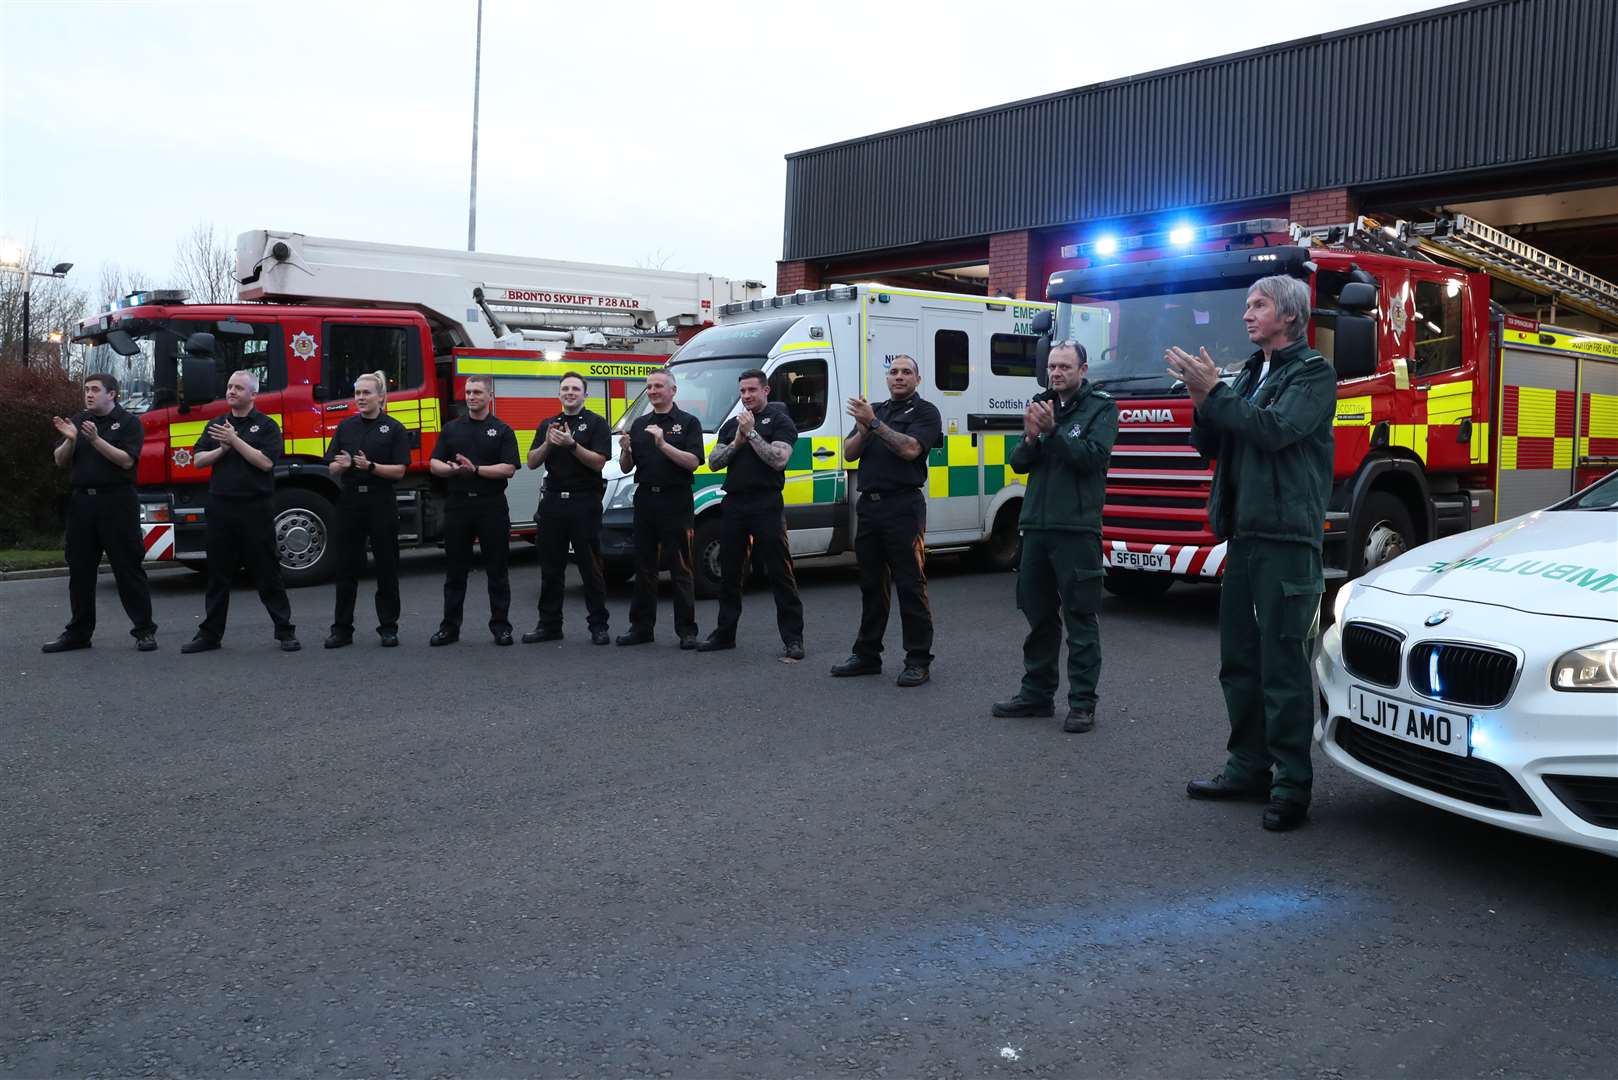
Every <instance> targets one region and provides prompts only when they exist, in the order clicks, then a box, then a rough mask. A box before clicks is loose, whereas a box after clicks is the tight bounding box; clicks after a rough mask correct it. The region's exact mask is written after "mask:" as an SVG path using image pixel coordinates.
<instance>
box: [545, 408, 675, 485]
mask: <svg viewBox="0 0 1618 1080" xmlns="http://www.w3.org/2000/svg"><path fill="white" fill-rule="evenodd" d="M557 424H561V425H563V426H564V427H566V428H567V431H568V433H569V434H571V435H572V436H573V438H574V439H576V440H577V441H578V444H579V445H580V446H582V447H584V448H585V449H586V450H594V451H595V452H596V453H598V454H600V455H602V456H603V457H610V456H611V455H612V431H611V430H610V429H609V428H608V427H607V420H606V418H605V417H602V416H597V415H596V414H595V413H593V412H591V411H590V410H589V409H580V410H579V412H578V415H576V416H569V415H567V414H566V413H558V414H557V415H555V416H553V417H551V418H550V419H549V420H547V421H545V422H544V423H543V424H540V425H539V428H538V430H536V431H535V432H534V445H535V446H543V445H545V437H546V436H547V435H549V434H550V430H551V428H552V427H554V426H555V425H557ZM659 456H662V455H659ZM545 490H546V491H548V492H549V491H573V492H581V493H591V494H596V495H599V494H601V493H602V492H603V491H605V490H607V483H606V481H605V480H603V479H602V478H601V470H600V469H592V468H590V467H589V466H588V465H586V464H585V463H584V462H582V461H580V460H579V459H578V455H576V454H574V453H573V450H572V448H571V447H566V446H553V447H551V448H550V450H549V451H548V452H547V453H546V454H545Z"/></svg>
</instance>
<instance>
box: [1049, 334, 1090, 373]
mask: <svg viewBox="0 0 1618 1080" xmlns="http://www.w3.org/2000/svg"><path fill="white" fill-rule="evenodd" d="M1057 349H1072V350H1073V352H1074V353H1075V354H1077V355H1078V358H1079V366H1080V367H1083V366H1084V365H1085V364H1088V363H1089V362H1090V354H1089V353H1088V352H1086V351H1085V349H1084V346H1083V345H1082V344H1081V343H1079V342H1077V341H1074V340H1073V339H1072V338H1068V339H1067V340H1066V341H1058V342H1057V343H1056V344H1054V345H1052V346H1051V352H1055V351H1056V350H1057ZM1045 355H1047V356H1049V355H1050V353H1046V354H1045Z"/></svg>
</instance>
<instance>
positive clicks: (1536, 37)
mask: <svg viewBox="0 0 1618 1080" xmlns="http://www.w3.org/2000/svg"><path fill="white" fill-rule="evenodd" d="M1615 103H1618V3H1614V2H1613V0H1474V2H1470V3H1461V4H1454V5H1451V6H1448V7H1443V8H1437V9H1434V10H1431V11H1426V12H1422V13H1419V14H1415V15H1411V16H1407V17H1403V18H1398V19H1391V20H1387V21H1383V22H1378V23H1372V24H1369V25H1365V26H1359V27H1354V28H1351V29H1348V30H1343V31H1340V32H1336V33H1331V34H1323V35H1319V36H1316V37H1310V38H1304V39H1300V40H1297V41H1291V42H1287V43H1285V44H1281V45H1275V46H1271V47H1266V48H1262V49H1255V50H1252V51H1249V52H1243V53H1237V54H1234V55H1230V56H1222V57H1218V58H1215V59H1211V60H1204V61H1200V62H1197V63H1193V64H1187V65H1184V66H1181V67H1176V68H1169V69H1167V70H1163V71H1154V72H1149V73H1147V74H1144V75H1136V76H1132V77H1130V78H1126V79H1119V80H1115V81H1112V82H1105V83H1097V84H1095V85H1092V86H1082V87H1079V88H1077V89H1074V90H1067V91H1063V92H1061V93H1057V94H1051V95H1048V96H1045V97H1039V98H1032V99H1029V100H1026V101H1017V102H1012V103H1010V104H1007V105H998V106H994V107H992V108H987V109H982V110H979V111H977V112H972V113H965V114H962V115H959V116H951V117H946V118H944V119H941V120H933V121H930V122H927V123H923V124H917V125H915V126H912V127H906V128H901V129H898V130H895V131H886V132H882V133H879V134H875V135H867V136H863V137H861V138H856V139H850V140H848V141H846V142H840V143H835V144H833V145H830V146H822V147H817V148H815V149H812V150H803V151H799V152H797V153H793V154H791V155H789V156H788V158H787V183H786V222H785V235H784V242H783V251H782V258H781V261H780V262H779V264H778V266H777V272H776V288H777V291H779V292H783V293H785V292H791V291H793V290H796V289H801V288H820V287H822V286H826V285H833V284H840V283H848V282H855V281H871V280H880V281H883V282H887V283H890V284H894V285H911V286H921V287H927V288H933V289H944V290H948V291H953V292H970V293H987V294H990V295H1000V296H1009V297H1016V298H1018V299H1043V298H1044V296H1045V282H1046V281H1047V279H1048V278H1049V276H1050V274H1051V273H1052V272H1053V271H1056V270H1059V269H1063V268H1066V267H1072V266H1077V265H1083V264H1082V262H1081V261H1080V259H1079V252H1078V248H1079V246H1080V245H1085V244H1093V243H1095V242H1096V241H1098V240H1100V239H1102V238H1104V237H1108V236H1118V237H1123V236H1131V235H1140V234H1156V235H1169V234H1171V233H1172V232H1173V231H1174V230H1177V229H1187V228H1198V229H1200V228H1201V227H1204V226H1208V225H1214V224H1218V223H1221V222H1235V221H1243V220H1251V219H1261V218H1281V219H1287V220H1290V221H1292V222H1295V223H1297V224H1300V225H1305V226H1312V225H1329V224H1337V223H1342V222H1347V221H1351V220H1353V219H1354V218H1355V216H1356V215H1359V214H1365V215H1369V216H1371V217H1374V218H1376V219H1377V220H1378V221H1380V222H1392V221H1395V220H1399V219H1405V220H1411V221H1418V220H1429V219H1432V218H1434V217H1437V216H1439V215H1440V214H1442V213H1445V212H1449V213H1457V214H1464V215H1467V216H1469V217H1472V218H1475V219H1477V220H1479V221H1482V222H1484V223H1486V224H1488V225H1492V226H1494V227H1495V228H1497V229H1500V230H1503V231H1504V232H1506V233H1508V234H1510V235H1512V236H1515V237H1517V238H1518V239H1520V240H1523V241H1525V242H1527V243H1528V244H1531V245H1533V246H1534V247H1536V248H1539V249H1542V250H1544V251H1546V252H1549V253H1550V254H1552V255H1554V256H1557V257H1559V258H1561V259H1565V260H1567V261H1568V262H1570V263H1572V264H1574V265H1575V266H1578V267H1581V268H1582V269H1584V270H1586V271H1589V272H1591V273H1594V274H1596V275H1599V276H1600V277H1603V278H1606V279H1608V280H1609V281H1610V280H1618V105H1615ZM1064 249H1066V250H1065V251H1064ZM1120 257H1127V254H1126V253H1122V252H1121V253H1120ZM1545 317H1547V318H1548V317H1550V312H1548V311H1547V312H1545Z"/></svg>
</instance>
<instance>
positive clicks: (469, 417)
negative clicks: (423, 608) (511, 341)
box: [428, 375, 520, 645]
mask: <svg viewBox="0 0 1618 1080" xmlns="http://www.w3.org/2000/svg"><path fill="white" fill-rule="evenodd" d="M493 397H494V385H493V381H492V380H490V379H488V378H486V377H485V376H482V375H474V376H473V377H472V378H470V379H467V380H466V415H465V416H463V417H460V418H458V419H455V420H451V421H450V422H449V423H448V424H446V425H444V430H443V431H441V432H439V433H438V443H437V445H436V446H434V447H433V456H432V460H431V461H430V462H428V467H429V468H430V469H432V472H433V475H434V476H442V477H448V478H449V505H448V509H447V510H446V512H445V515H444V554H445V556H446V557H447V563H448V566H447V569H446V571H445V574H444V619H443V622H441V623H440V624H439V626H438V632H437V633H435V634H434V635H433V636H432V638H431V639H430V640H429V641H428V644H429V645H448V644H450V643H451V642H454V641H459V640H460V639H461V609H462V607H464V606H465V603H466V575H467V574H468V573H469V572H470V571H471V569H472V541H473V540H476V541H477V542H478V546H479V547H481V548H482V549H483V572H484V573H485V574H487V575H488V577H489V630H490V631H491V632H492V633H493V634H494V643H495V644H496V645H510V644H511V620H510V619H509V618H507V615H508V613H509V612H510V610H511V576H510V574H509V573H508V571H507V564H508V562H509V561H510V558H511V514H510V511H509V510H508V508H507V506H506V481H507V480H509V479H511V476H512V474H513V473H515V472H516V471H517V466H518V464H520V459H519V458H518V457H517V433H516V432H515V431H512V430H511V427H510V425H508V424H507V423H506V422H505V421H503V420H501V419H500V418H499V417H497V416H495V415H494V413H492V412H490V411H489V406H490V404H491V402H492V399H493Z"/></svg>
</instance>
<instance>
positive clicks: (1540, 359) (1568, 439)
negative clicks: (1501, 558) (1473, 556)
mask: <svg viewBox="0 0 1618 1080" xmlns="http://www.w3.org/2000/svg"><path fill="white" fill-rule="evenodd" d="M1577 365H1578V362H1577V360H1576V359H1575V358H1574V357H1572V356H1568V355H1566V354H1563V353H1555V352H1550V351H1540V350H1537V349H1531V348H1524V347H1521V346H1515V345H1508V346H1507V347H1506V348H1505V349H1504V350H1503V355H1502V359H1501V366H1500V371H1501V381H1502V383H1503V384H1504V385H1503V389H1502V391H1501V397H1500V485H1499V499H1500V506H1499V509H1498V511H1497V513H1498V515H1499V516H1498V519H1497V520H1501V521H1504V520H1505V519H1506V518H1511V517H1516V516H1517V515H1518V514H1526V513H1528V512H1529V511H1532V510H1539V509H1542V508H1543V507H1546V506H1549V505H1550V504H1551V503H1553V502H1555V501H1557V500H1558V499H1563V498H1566V497H1567V496H1568V495H1571V494H1572V493H1573V464H1574V455H1573V416H1574V391H1575V389H1576V380H1577V378H1578V367H1577Z"/></svg>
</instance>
